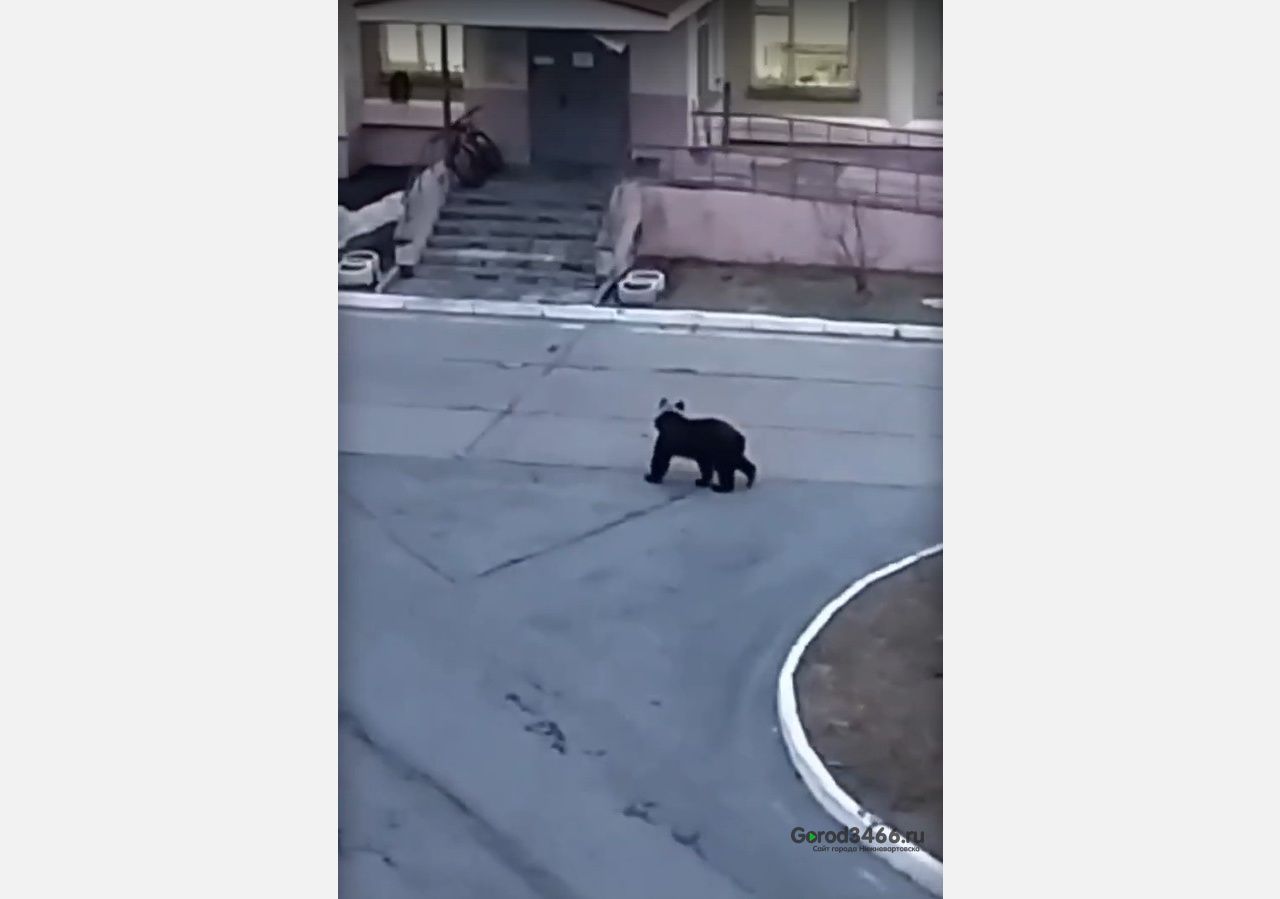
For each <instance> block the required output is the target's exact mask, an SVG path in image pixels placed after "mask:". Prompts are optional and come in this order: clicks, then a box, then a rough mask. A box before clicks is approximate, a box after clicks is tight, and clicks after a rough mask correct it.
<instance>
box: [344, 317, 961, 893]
mask: <svg viewBox="0 0 1280 899" xmlns="http://www.w3.org/2000/svg"><path fill="white" fill-rule="evenodd" d="M340 344H341V354H342V355H341V366H342V367H341V373H340V395H341V397H340V398H341V403H342V406H341V421H340V450H341V451H342V455H341V457H340V475H339V486H340V504H341V505H340V510H341V511H340V525H341V544H340V554H341V555H340V565H341V568H340V572H341V583H340V610H341V612H340V614H341V631H340V634H341V637H340V639H341V669H340V753H341V755H340V765H341V780H342V782H341V785H340V794H339V795H340V806H341V808H340V828H341V830H340V835H339V842H340V849H341V887H342V895H344V896H346V897H350V899H357V897H359V899H368V897H378V899H382V897H386V899H398V897H409V896H426V897H441V899H466V897H476V899H481V897H484V899H490V897H498V896H501V897H504V899H506V897H510V899H524V897H542V899H553V897H554V899H561V897H563V899H598V897H603V896H608V897H611V899H615V897H616V899H630V897H635V899H640V897H644V899H652V897H658V896H662V897H668V896H670V897H701V899H718V897H734V899H740V897H746V896H762V897H780V896H788V897H791V896H794V897H803V899H810V897H812V899H823V897H851V896H852V897H861V896H868V897H879V896H901V897H906V896H910V897H916V896H923V895H925V894H924V893H923V891H922V890H920V889H919V888H917V887H915V885H914V884H912V883H911V882H909V881H908V880H906V879H905V878H904V877H903V876H902V875H900V874H898V873H897V872H895V871H894V870H892V869H891V868H889V867H888V866H887V865H886V864H884V863H883V862H882V861H881V860H880V859H879V858H877V857H875V856H872V855H869V854H833V853H826V854H818V853H814V852H813V851H812V847H810V846H808V845H797V844H795V843H793V842H791V839H790V832H791V830H792V828H795V827H803V828H805V829H829V828H831V827H832V826H833V825H832V823H831V822H830V819H828V818H827V817H826V815H825V813H824V812H823V811H822V810H821V808H820V807H819V806H818V805H817V804H816V803H815V802H814V801H813V800H812V798H811V797H810V796H809V794H808V793H807V791H806V790H805V788H804V786H803V784H801V783H800V781H799V780H798V779H797V777H796V776H795V774H794V772H793V771H792V769H791V767H790V763H789V762H788V760H787V757H786V753H785V750H784V749H783V746H782V743H781V740H780V738H779V736H778V734H777V733H776V730H775V727H776V718H775V712H774V690H775V688H776V679H777V673H778V669H779V667H780V665H781V662H782V659H783V656H784V655H785V654H786V652H787V649H788V648H789V647H790V644H791V642H792V641H793V640H794V639H795V637H796V636H797V635H798V633H799V632H800V630H802V629H803V627H804V626H805V625H806V624H807V622H808V620H809V619H810V618H811V617H812V615H813V614H814V613H815V612H816V611H817V609H818V608H820V607H821V606H822V605H823V604H824V603H825V602H826V601H827V600H828V599H829V598H830V597H831V596H832V595H834V594H835V593H836V592H838V591H839V590H840V589H842V588H843V587H844V586H846V585H847V584H848V583H849V582H850V581H851V580H853V579H854V578H856V577H857V576H859V575H861V574H864V573H866V572H867V571H869V570H871V569H873V568H875V567H877V566H879V565H881V564H884V563H885V562H888V561H890V560H892V559H896V558H899V557H901V556H903V555H905V554H907V553H910V552H913V551H915V550H917V549H920V548H921V547H924V546H926V545H929V544H932V543H935V542H937V541H938V540H939V539H940V536H941V490H940V482H941V438H940V436H939V434H940V430H941V389H940V384H941V349H940V348H939V347H937V346H930V345H908V344H895V343H878V342H855V341H834V340H827V339H817V338H788V337H769V338H765V337H750V338H741V337H730V336H724V335H721V336H710V335H707V334H688V333H680V332H659V331H655V330H645V329H639V328H630V327H627V326H622V325H613V324H601V325H590V326H585V327H582V326H565V325H558V324H553V323H545V322H532V321H523V320H521V321H501V320H494V319H482V318H475V319H468V318H458V319H453V318H447V317H442V316H427V315H395V314H379V313H342V319H341V326H340ZM748 394H750V395H748ZM664 395H665V396H668V397H671V398H673V399H674V398H677V397H678V398H683V399H685V400H686V401H687V402H688V404H689V406H690V411H691V412H693V413H697V412H700V411H703V412H708V413H716V414H724V415H727V416H729V417H731V418H733V419H735V420H736V421H737V422H738V423H739V424H740V425H741V426H742V427H743V429H744V430H745V431H746V432H747V435H748V440H749V448H750V452H751V453H752V456H753V457H754V458H755V460H756V462H757V464H758V465H759V466H760V477H759V480H758V482H757V484H756V486H755V488H754V489H752V490H742V489H740V490H739V491H738V492H737V493H735V494H732V495H728V496H721V495H715V494H712V493H710V492H709V491H705V490H698V489H696V488H694V487H693V485H692V481H693V478H694V477H695V475H694V473H693V471H692V469H691V468H688V467H675V466H673V470H672V473H671V475H670V476H669V477H668V483H667V484H665V485H663V486H661V487H655V486H652V485H649V484H646V483H645V482H644V481H643V480H642V479H641V475H642V473H643V471H644V466H645V463H646V461H647V458H648V449H649V445H650V440H651V430H650V422H651V420H652V417H653V413H654V410H655V408H656V405H657V401H658V399H659V398H660V397H661V396H664ZM677 464H678V463H677Z"/></svg>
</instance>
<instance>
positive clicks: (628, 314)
mask: <svg viewBox="0 0 1280 899" xmlns="http://www.w3.org/2000/svg"><path fill="white" fill-rule="evenodd" d="M338 307H339V308H340V309H376V310H380V311H388V310H389V311H395V312H434V313H439V314H444V315H493V316H501V317H504V318H541V319H546V320H548V321H563V322H629V323H632V324H638V325H640V324H642V325H659V326H668V327H677V328H699V329H701V328H705V329H708V330H724V331H756V332H761V333H770V334H822V335H827V336H838V337H877V338H882V339H889V340H912V341H927V342H932V343H941V342H942V327H941V326H940V325H895V324H893V323H892V322H856V321H831V320H828V319H824V318H798V317H792V316H787V315H756V314H753V313H745V312H701V311H698V310H696V309H631V308H626V307H614V306H588V305H585V304H576V303H575V304H568V303H566V304H563V305H561V304H554V303H547V304H540V303H519V302H515V301H506V300H451V299H450V300H446V299H431V298H427V297H410V296H396V295H392V294H386V293H370V292H366V291H357V290H340V291H338Z"/></svg>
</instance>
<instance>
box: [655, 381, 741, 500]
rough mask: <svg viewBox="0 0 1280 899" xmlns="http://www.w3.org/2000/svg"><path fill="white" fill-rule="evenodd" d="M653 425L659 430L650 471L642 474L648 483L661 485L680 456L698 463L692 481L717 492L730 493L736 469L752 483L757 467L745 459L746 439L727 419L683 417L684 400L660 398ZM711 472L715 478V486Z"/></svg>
mask: <svg viewBox="0 0 1280 899" xmlns="http://www.w3.org/2000/svg"><path fill="white" fill-rule="evenodd" d="M653 426H654V427H655V428H657V430H658V438H657V440H656V441H654V444H653V458H652V459H651V460H650V462H649V473H648V474H646V475H645V476H644V479H645V480H646V481H648V482H649V483H650V484H661V483H662V479H663V478H664V477H666V475H667V469H668V468H669V467H670V465H671V459H672V457H674V456H679V457H680V458H682V459H692V460H693V461H694V462H696V463H697V465H698V473H699V475H700V477H699V478H698V480H696V481H695V482H694V483H695V484H696V485H697V486H699V487H708V486H710V487H711V489H712V490H713V491H714V492H716V493H732V492H733V486H734V476H735V474H736V473H737V472H739V471H740V472H742V473H743V474H745V475H746V476H747V486H748V487H752V486H754V485H755V482H756V466H755V465H754V464H753V463H752V462H751V460H750V459H748V458H747V438H746V437H745V436H743V434H742V432H741V431H739V430H738V429H737V428H735V427H734V426H733V425H731V424H729V423H728V422H727V421H724V420H722V419H719V418H686V417H685V414H684V400H677V401H676V402H674V403H672V402H669V401H668V400H667V398H666V397H663V398H662V400H661V401H660V402H659V403H658V417H657V418H655V419H654V420H653ZM712 475H715V478H716V483H715V484H714V485H712V484H711V478H712Z"/></svg>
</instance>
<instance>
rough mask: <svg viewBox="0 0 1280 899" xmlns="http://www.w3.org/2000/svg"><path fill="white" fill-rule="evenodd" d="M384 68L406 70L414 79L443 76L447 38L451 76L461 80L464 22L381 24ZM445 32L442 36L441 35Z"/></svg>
mask: <svg viewBox="0 0 1280 899" xmlns="http://www.w3.org/2000/svg"><path fill="white" fill-rule="evenodd" d="M380 32H381V44H382V72H383V74H384V75H389V74H391V73H392V72H406V73H407V74H409V75H410V76H411V77H413V78H414V79H415V80H425V81H434V80H441V81H442V80H444V48H443V46H442V40H447V41H448V49H449V80H450V81H453V82H455V83H457V84H461V83H462V72H463V65H464V56H463V54H464V50H463V40H462V26H461V25H444V26H441V25H409V24H400V23H387V24H384V25H382V26H381V29H380ZM442 33H443V37H442Z"/></svg>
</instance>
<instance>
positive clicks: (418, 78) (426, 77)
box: [378, 22, 467, 89]
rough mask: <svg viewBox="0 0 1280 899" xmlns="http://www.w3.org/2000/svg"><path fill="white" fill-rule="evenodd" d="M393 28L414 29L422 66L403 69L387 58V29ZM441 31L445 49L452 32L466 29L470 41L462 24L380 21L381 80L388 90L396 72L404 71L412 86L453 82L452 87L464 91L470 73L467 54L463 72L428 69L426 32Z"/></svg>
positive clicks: (428, 85) (438, 86)
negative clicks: (424, 32)
mask: <svg viewBox="0 0 1280 899" xmlns="http://www.w3.org/2000/svg"><path fill="white" fill-rule="evenodd" d="M392 25H409V26H412V27H413V28H414V37H415V38H416V42H417V45H418V64H417V66H416V67H415V68H413V69H408V68H403V67H401V66H398V65H396V64H394V63H392V62H391V60H390V58H389V57H388V56H387V29H388V27H389V26H392ZM426 28H438V29H440V42H441V46H445V42H446V41H448V40H449V29H450V28H459V29H462V31H461V34H462V39H463V41H465V40H466V29H465V27H464V26H462V25H443V24H440V23H434V22H379V23H378V79H379V82H380V83H381V85H382V86H383V87H384V88H385V87H386V86H387V85H388V84H390V83H391V76H392V75H393V74H394V73H395V72H404V73H405V74H406V75H408V76H409V83H410V84H412V85H413V86H414V87H435V88H440V87H444V85H445V82H446V81H447V82H448V83H449V86H450V87H451V88H459V89H460V88H462V86H463V82H464V76H465V72H466V65H467V60H466V56H465V54H464V55H463V58H462V66H461V71H457V72H455V71H452V70H450V71H448V72H433V71H428V70H427V68H426V61H427V48H426V43H425V42H424V34H423V29H426Z"/></svg>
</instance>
